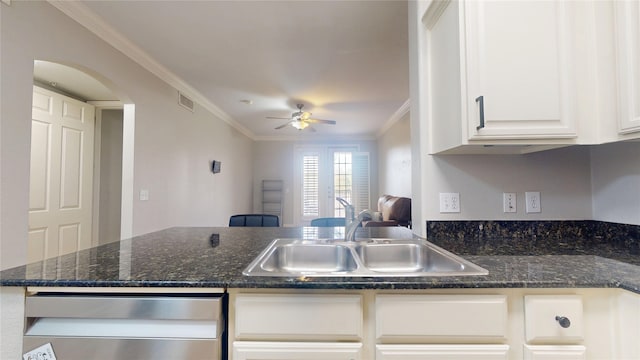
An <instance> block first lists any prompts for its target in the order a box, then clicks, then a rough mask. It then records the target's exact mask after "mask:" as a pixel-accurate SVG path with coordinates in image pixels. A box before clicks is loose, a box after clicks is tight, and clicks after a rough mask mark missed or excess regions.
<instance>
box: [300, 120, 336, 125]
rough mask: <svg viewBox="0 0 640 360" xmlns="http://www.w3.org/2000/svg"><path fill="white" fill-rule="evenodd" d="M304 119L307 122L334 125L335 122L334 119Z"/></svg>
mask: <svg viewBox="0 0 640 360" xmlns="http://www.w3.org/2000/svg"><path fill="white" fill-rule="evenodd" d="M305 121H306V122H308V123H314V124H329V125H335V124H336V121H335V120H323V119H307V120H305Z"/></svg>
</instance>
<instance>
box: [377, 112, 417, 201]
mask: <svg viewBox="0 0 640 360" xmlns="http://www.w3.org/2000/svg"><path fill="white" fill-rule="evenodd" d="M410 125H411V124H410V115H409V113H407V114H405V115H404V116H403V117H402V118H401V119H400V120H398V122H396V123H395V124H393V126H391V127H390V128H389V129H388V130H387V131H385V133H384V134H382V135H381V136H380V137H379V138H378V195H383V194H389V195H394V196H404V197H408V198H410V197H411V195H412V194H411V126H410Z"/></svg>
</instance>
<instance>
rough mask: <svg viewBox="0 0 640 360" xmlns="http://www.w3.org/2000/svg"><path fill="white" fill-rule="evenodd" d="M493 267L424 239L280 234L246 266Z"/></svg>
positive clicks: (386, 271)
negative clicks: (319, 237) (347, 238)
mask: <svg viewBox="0 0 640 360" xmlns="http://www.w3.org/2000/svg"><path fill="white" fill-rule="evenodd" d="M488 273H489V272H488V271H487V270H485V269H483V268H481V267H479V266H477V265H475V264H473V263H471V262H469V261H467V260H465V259H462V258H461V257H459V256H457V255H454V254H452V253H450V252H448V251H446V250H444V249H442V248H440V247H438V246H436V245H433V244H431V243H429V242H427V241H425V240H420V239H406V240H400V239H363V240H358V241H349V242H347V241H340V240H302V239H276V240H274V241H272V242H271V243H270V244H269V246H267V248H266V249H265V250H264V251H262V253H260V255H258V257H256V258H255V259H254V260H253V261H252V262H251V264H249V266H247V268H246V269H245V270H244V271H243V274H244V275H247V276H279V277H295V276H306V277H350V276H354V277H382V276H394V277H407V276H412V277H416V276H462V275H487V274H488Z"/></svg>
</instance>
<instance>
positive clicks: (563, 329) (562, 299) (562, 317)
mask: <svg viewBox="0 0 640 360" xmlns="http://www.w3.org/2000/svg"><path fill="white" fill-rule="evenodd" d="M524 311H525V333H526V340H527V342H528V343H532V344H541V343H550V344H554V343H576V342H580V341H582V339H583V333H582V297H581V296H580V295H529V296H525V297H524Z"/></svg>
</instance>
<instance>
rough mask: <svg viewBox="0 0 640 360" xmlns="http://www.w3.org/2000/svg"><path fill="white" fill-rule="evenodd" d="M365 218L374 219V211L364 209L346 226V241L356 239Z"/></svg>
mask: <svg viewBox="0 0 640 360" xmlns="http://www.w3.org/2000/svg"><path fill="white" fill-rule="evenodd" d="M365 219H368V220H370V219H373V212H372V211H371V210H362V211H361V212H360V214H358V217H357V218H356V219H355V220H354V221H352V222H351V223H349V224H348V225H347V226H346V230H345V236H344V239H345V241H356V230H358V227H359V226H360V224H362V222H363V221H364V220H365Z"/></svg>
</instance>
